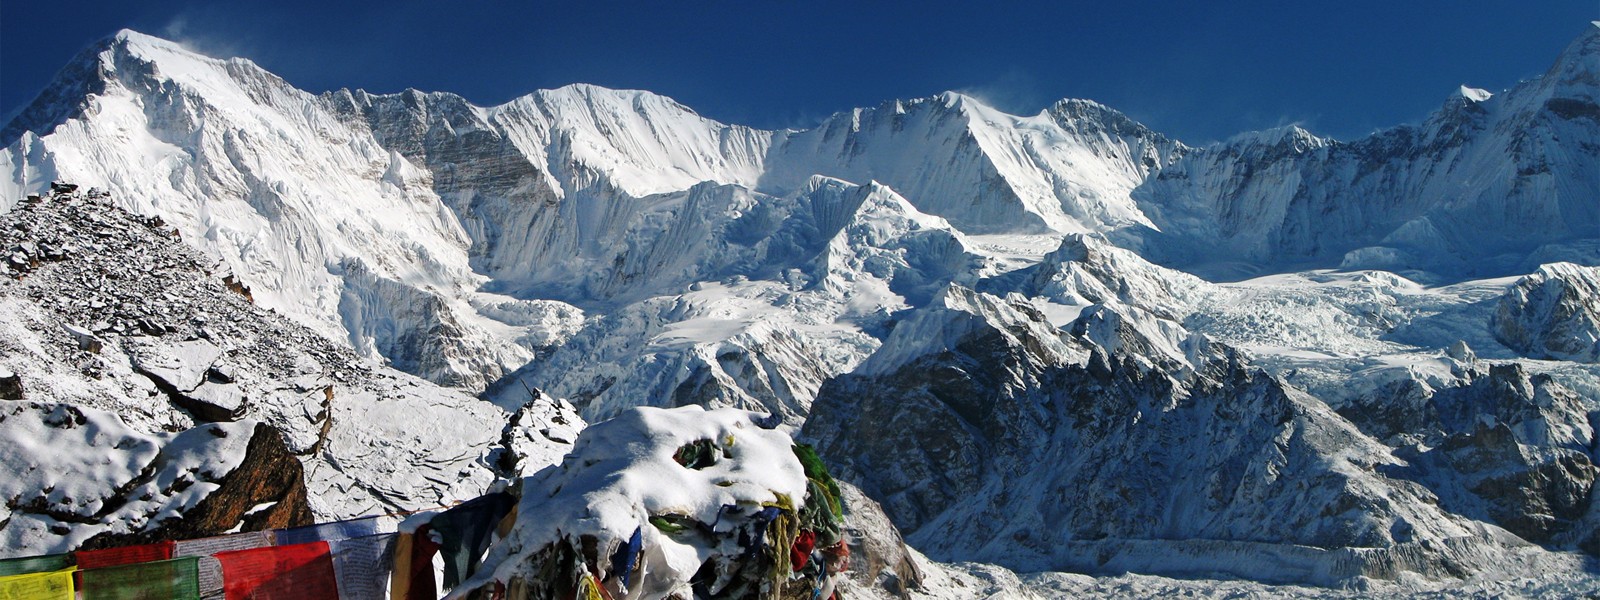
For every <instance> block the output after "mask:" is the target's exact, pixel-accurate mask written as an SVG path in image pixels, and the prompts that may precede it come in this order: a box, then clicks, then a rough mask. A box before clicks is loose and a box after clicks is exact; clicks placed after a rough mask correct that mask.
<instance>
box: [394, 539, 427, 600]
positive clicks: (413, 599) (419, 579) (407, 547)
mask: <svg viewBox="0 0 1600 600" xmlns="http://www.w3.org/2000/svg"><path fill="white" fill-rule="evenodd" d="M432 531H433V530H432V528H431V527H429V526H428V525H426V524H424V525H422V526H421V527H418V528H417V532H416V533H402V534H400V536H399V537H398V538H396V539H395V551H394V572H393V573H392V574H390V578H389V597H390V598H391V599H392V600H435V599H436V598H438V597H439V584H438V583H437V582H436V581H435V580H434V577H433V555H434V554H437V553H438V552H439V544H436V543H434V541H433V536H432V535H431V534H432Z"/></svg>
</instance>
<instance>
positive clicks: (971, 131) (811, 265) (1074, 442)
mask: <svg viewBox="0 0 1600 600" xmlns="http://www.w3.org/2000/svg"><path fill="white" fill-rule="evenodd" d="M1596 64H1600V25H1596V26H1593V27H1589V28H1587V29H1586V30H1585V32H1584V33H1583V34H1582V35H1581V36H1580V37H1579V38H1578V40H1577V41H1575V42H1574V43H1573V44H1572V45H1571V47H1569V48H1568V49H1567V51H1566V52H1565V53H1564V54H1563V55H1562V56H1561V57H1560V58H1559V59H1558V60H1557V62H1556V63H1555V65H1554V66H1553V67H1552V68H1551V69H1550V70H1549V71H1548V72H1547V73H1546V74H1545V75H1544V76H1542V77H1540V78H1537V79H1534V80H1531V81H1527V82H1523V83H1521V84H1519V85H1517V86H1516V87H1514V88H1512V89H1510V90H1506V91H1504V92H1500V93H1489V92H1486V91H1482V90H1476V89H1472V88H1466V87H1463V88H1462V89H1461V90H1460V91H1459V93H1457V94H1455V95H1452V96H1451V97H1450V98H1449V99H1448V100H1446V102H1445V105H1444V106H1443V107H1441V108H1440V109H1439V110H1438V111H1436V112H1435V113H1434V114H1433V115H1431V116H1429V117H1428V118H1427V119H1426V120H1425V121H1423V122H1422V123H1420V124H1416V125H1405V126H1400V127H1397V128H1394V129H1390V130H1386V131H1381V132H1378V133H1375V134H1374V135H1372V136H1369V137H1367V138H1363V139H1359V140H1352V141H1335V140H1329V139H1323V138H1319V137H1317V136H1315V135H1314V134H1312V133H1310V132H1307V131H1305V130H1303V129H1299V128H1294V127H1291V128H1284V129H1279V130H1273V131H1266V132H1255V133H1248V134H1243V135H1240V136H1238V137H1236V138H1234V139H1231V140H1227V141H1224V142H1221V143H1217V144H1212V145H1207V146H1204V147H1191V146H1187V145H1184V144H1182V143H1181V142H1179V141H1176V140H1172V139H1169V138H1167V137H1165V136H1163V135H1161V134H1160V133H1158V132H1154V131H1152V130H1150V129H1149V128H1147V127H1145V126H1143V125H1140V124H1139V123H1137V122H1135V121H1133V120H1131V119H1129V118H1128V117H1126V116H1125V115H1122V114H1120V113H1118V112H1116V111H1115V110H1113V109H1111V108H1108V107H1105V106H1102V105H1100V104H1096V103H1094V102H1089V101H1084V100H1063V101H1060V102H1057V103H1055V104H1053V105H1052V106H1050V107H1048V108H1046V109H1045V110H1043V111H1041V112H1040V113H1039V114H1037V115H1032V116H1016V115H1009V114H1005V113H1003V112H1001V111H998V110H995V109H993V108H991V107H988V106H985V105H983V104H982V103H981V102H979V101H977V100H975V99H973V98H970V97H967V96H963V95H961V94H956V93H945V94H940V95H938V96H935V97H932V98H923V99H913V100H896V101H890V102H886V103H884V104H882V105H880V106H878V107H875V108H863V109H856V110H851V111H846V112H842V113H839V114H836V115H834V116H832V117H830V118H828V119H827V120H825V121H824V122H823V123H821V124H820V125H818V126H817V127H815V128H812V129H808V130H803V131H802V130H786V131H763V130H757V129H752V128H748V127H743V126H739V125H730V124H723V123H718V122H716V121H712V120H710V119H706V118H703V117H701V116H699V115H697V114H695V113H694V112H693V111H692V110H691V109H689V108H687V107H685V106H682V105H680V104H678V103H676V102H674V101H672V100H670V99H668V98H664V97H661V96H657V95H654V94H651V93H649V92H642V91H625V90H609V89H604V88H599V87H594V86H587V85H574V86H568V87H565V88H561V89H557V90H547V91H539V92H534V93H532V94H530V95H528V96H525V97H522V98H518V99H516V100H513V101H511V102H508V103H506V104H503V105H499V106H492V107H480V106H475V105H472V104H471V103H469V102H467V101H465V100H464V99H462V98H461V97H459V96H455V95H452V94H448V93H423V92H418V91H415V90H408V91H405V92H401V93H397V94H372V93H368V92H365V91H361V90H355V91H350V90H338V91H334V92H328V93H323V94H312V93H308V92H304V91H301V90H298V89H295V88H294V87H293V86H291V85H289V84H288V83H287V82H285V81H283V80H282V79H280V78H278V77H276V76H274V75H272V74H270V73H267V72H266V71H264V70H262V69H260V68H259V67H257V66H255V65H254V64H253V63H250V62H249V61H248V60H243V59H229V60H218V59H213V58H209V57H204V56H200V55H197V54H194V53H192V52H190V51H187V50H185V49H184V48H182V47H181V46H179V45H177V44H174V43H171V42H167V41H164V40H160V39H156V38H153V37H150V36H145V35H142V34H138V33H134V32H127V31H125V32H122V33H119V34H117V35H116V36H114V37H112V38H110V39H107V40H105V41H104V42H102V43H100V44H98V45H96V46H95V47H92V48H90V49H88V50H86V51H85V52H84V53H83V54H82V55H80V56H79V57H78V58H77V59H76V60H74V61H73V62H72V63H71V64H70V65H68V66H67V68H65V69H64V70H63V71H62V72H61V74H60V75H59V76H58V80H57V82H56V83H55V84H54V85H53V86H52V87H51V88H50V89H48V90H47V91H46V92H44V93H43V94H42V95H41V96H40V97H39V98H38V99H37V100H36V101H35V102H34V104H33V105H31V106H30V107H28V108H27V109H26V110H24V111H23V112H22V113H21V115H20V116H19V117H18V118H17V119H16V120H14V121H13V122H12V123H10V124H8V125H7V126H6V127H5V128H4V129H3V130H0V144H4V146H5V150H4V152H0V167H3V168H4V170H5V172H6V173H7V175H8V177H6V178H0V209H12V210H23V209H17V208H14V204H15V203H16V202H18V201H19V200H20V199H21V198H23V197H24V196H26V195H27V194H30V193H39V192H41V191H42V190H44V189H46V188H48V187H49V185H50V182H51V181H53V180H58V179H59V180H70V181H73V182H77V183H79V184H81V185H83V186H84V187H90V186H95V187H99V188H101V189H105V190H109V191H110V192H111V196H110V197H111V199H112V201H114V202H117V203H118V204H119V205H120V206H121V207H123V208H126V209H129V210H131V211H132V212H134V213H137V214H140V215H145V216H149V217H160V218H161V219H163V221H164V223H165V224H166V226H170V227H174V228H176V230H177V231H178V233H179V235H180V237H181V239H182V240H183V241H184V242H186V243H188V244H190V245H191V246H193V247H194V248H196V249H197V250H199V251H200V252H202V253H204V254H205V255H206V256H208V257H210V258H211V259H212V260H215V261H217V262H218V263H220V265H221V266H222V267H223V268H225V269H226V270H227V271H228V272H230V273H232V274H234V276H235V277H237V281H238V282H240V283H241V284H242V286H247V287H248V288H249V290H250V291H251V293H252V295H253V298H254V300H255V302H256V303H257V304H258V305H259V306H261V307H265V308H269V309H272V310H275V311H278V312H280V313H282V314H283V315H285V316H287V317H289V318H290V319H293V320H294V321H297V322H299V323H302V324H304V325H305V326H307V327H310V328H311V329H312V330H314V331H316V332H319V333H321V334H323V335H325V336H328V337H330V338H333V339H334V340H337V341H338V342H339V343H340V344H343V345H346V346H348V347H349V348H351V349H353V351H354V353H355V355H359V356H363V357H366V358H376V359H382V360H385V361H387V362H388V364H389V365H390V366H392V367H394V368H396V369H399V370H402V371H405V372H408V373H411V374H414V375H417V376H419V377H422V378H423V379H426V380H430V381H432V382H435V383H439V384H443V385H446V386H451V387H455V388H458V389H460V390H464V391H466V392H469V393H480V394H479V395H480V397H481V398H483V399H485V400H488V401H490V402H491V403H493V404H497V405H499V407H501V408H493V407H491V406H489V404H487V403H470V402H469V403H467V404H461V405H460V406H459V407H458V409H459V410H462V411H466V413H467V414H474V415H476V414H477V413H475V412H473V411H480V410H490V411H491V412H490V413H485V414H483V415H478V417H482V419H479V420H483V419H487V421H484V422H485V423H487V422H489V421H493V422H494V424H493V426H486V428H485V429H484V431H486V432H489V433H490V434H493V433H495V432H502V431H504V434H503V435H502V436H501V439H500V440H498V442H496V441H495V440H490V439H488V438H484V439H481V440H479V439H478V438H476V437H475V438H472V439H473V440H476V441H474V442H473V444H475V445H474V446H473V447H474V448H480V449H481V448H490V447H494V446H496V444H498V447H499V448H501V449H502V450H500V451H498V454H497V456H500V457H502V458H504V460H502V459H498V458H497V459H495V460H493V461H491V463H492V464H494V465H498V466H497V467H496V468H498V469H500V470H501V471H503V472H507V473H512V472H520V473H523V474H526V471H524V470H522V469H523V468H524V467H527V466H528V465H519V464H518V461H517V460H512V458H515V456H521V455H522V454H528V455H530V456H531V455H539V456H541V457H542V458H538V459H530V460H529V461H528V464H530V465H531V464H537V463H548V462H550V461H552V460H553V457H551V456H548V454H549V451H548V450H549V449H548V448H545V449H544V450H538V451H535V450H529V449H528V448H530V447H536V448H544V446H540V444H542V443H543V442H538V440H537V439H536V438H535V437H528V436H527V431H526V428H524V430H522V431H521V432H520V433H519V432H517V431H513V430H512V429H514V428H506V427H503V424H504V422H511V423H524V422H526V421H529V420H533V421H538V422H539V423H541V424H542V425H540V426H538V427H536V428H535V429H536V430H549V431H557V430H559V431H557V433H552V434H551V435H552V436H553V437H552V438H550V439H552V440H554V439H556V438H559V439H564V440H570V439H571V435H570V434H571V432H570V431H568V429H570V427H566V426H557V425H560V423H557V421H572V422H577V421H576V417H573V418H572V419H568V418H567V417H566V416H563V415H564V413H562V412H561V411H559V410H556V409H554V408H549V407H545V408H537V407H527V408H525V407H524V404H525V403H527V402H528V401H529V400H530V396H532V398H531V399H545V400H549V397H550V396H553V397H555V398H559V399H565V400H570V401H571V402H572V403H573V405H575V406H576V407H577V409H578V411H579V412H581V413H582V415H583V416H584V417H585V418H588V419H590V420H596V419H603V418H606V417H609V416H611V415H615V414H617V413H618V412H620V411H622V410H624V409H626V408H628V407H632V406H638V405H655V406H676V405H684V404H700V405H706V406H734V407H741V408H746V409H751V410H758V411H762V412H768V413H772V414H775V415H777V416H779V417H780V418H781V419H782V420H783V422H784V423H785V426H786V427H788V428H799V427H803V428H804V429H803V432H804V434H803V435H804V436H807V437H809V438H811V439H814V440H815V441H817V442H818V444H819V445H820V447H821V448H822V449H823V450H824V457H825V458H826V459H827V460H829V461H830V462H831V463H833V464H835V465H837V466H838V467H839V468H840V470H841V472H843V473H847V474H849V477H848V478H849V479H851V480H852V482H853V483H856V484H858V485H859V486H860V487H861V489H862V490H863V491H864V492H865V493H866V494H867V495H868V496H871V497H872V498H873V499H875V500H877V501H879V502H881V503H882V504H883V506H884V512H885V514H886V515H887V518H888V519H890V520H892V521H893V522H894V524H896V525H898V526H900V527H902V528H904V529H905V530H906V531H907V533H908V540H910V542H911V543H912V545H914V546H917V547H919V548H921V549H923V550H925V551H927V552H929V553H930V555H932V556H934V557H935V558H938V559H948V560H984V561H992V562H995V563H997V564H1000V565H1003V566H1005V567H1009V568H1013V569H1022V570H1037V569H1061V568H1072V569H1078V570H1091V571H1094V570H1117V569H1130V570H1135V571H1140V572H1151V573H1166V574H1180V575H1195V574H1211V573H1219V572H1221V573H1233V574H1235V575H1239V576H1244V577H1249V578H1256V579H1262V580H1272V581H1289V582H1301V583H1315V584H1336V585H1347V584H1350V583H1351V582H1353V581H1399V580H1407V581H1409V580H1410V579H1415V578H1417V577H1421V578H1425V579H1426V578H1434V579H1440V578H1443V579H1449V578H1468V579H1471V578H1485V577H1493V576H1496V575H1507V576H1510V575H1521V574H1528V573H1534V572H1538V571H1540V570H1541V569H1542V570H1546V571H1549V572H1556V573H1570V572H1575V570H1576V569H1577V568H1579V567H1577V566H1575V565H1579V564H1580V563H1582V561H1583V560H1585V559H1583V558H1581V557H1578V556H1577V555H1575V554H1572V553H1573V552H1576V551H1587V552H1596V551H1600V550H1597V549H1600V544H1597V543H1596V541H1595V540H1596V539H1600V537H1597V536H1596V535H1595V532H1596V531H1597V529H1596V527H1597V525H1600V512H1596V509H1595V508H1594V507H1593V506H1592V503H1591V502H1590V500H1588V499H1589V498H1591V497H1592V495H1591V493H1590V492H1591V491H1592V490H1593V480H1594V478H1595V474H1596V472H1597V469H1596V468H1595V467H1594V463H1595V462H1596V461H1595V456H1594V451H1593V446H1594V433H1593V431H1592V426H1591V425H1590V424H1589V423H1590V418H1589V415H1590V414H1591V413H1594V412H1595V411H1600V400H1597V399H1600V370H1597V368H1596V367H1595V366H1594V358H1593V352H1594V348H1595V346H1594V344H1595V338H1594V333H1595V331H1596V329H1595V322H1596V319H1595V315H1597V314H1600V298H1597V294H1600V292H1597V290H1600V288H1597V287H1596V284H1595V281H1596V277H1595V275H1594V273H1593V271H1594V268H1595V267H1594V265H1596V264H1600V103H1597V101H1596V99H1597V98H1600V75H1597V73H1600V70H1597V68H1596ZM1546 263H1550V264H1548V265H1546V266H1543V267H1541V266H1540V265H1544V264H1546ZM1555 263H1572V264H1555ZM1530 273H1531V275H1529V274H1530ZM1522 275H1528V276H1527V277H1526V278H1524V279H1521V280H1519V279H1518V278H1517V276H1522ZM1247 277H1253V278H1248V279H1246V278H1247ZM1484 277H1493V278H1492V279H1484ZM91 329H92V328H91ZM16 335H19V336H20V335H22V334H21V333H17V334H16ZM130 352H131V351H130ZM130 360H132V359H130ZM16 370H18V371H21V370H22V369H16ZM202 371H203V370H202ZM189 379H193V378H192V377H190V378H189ZM205 385H206V384H205V383H204V382H201V383H199V384H198V385H196V387H194V388H191V389H187V390H182V391H184V392H186V393H190V395H191V396H193V395H195V394H194V392H196V390H199V389H202V388H203V387H204V386H205ZM428 389H430V390H432V388H428ZM419 393H420V392H419ZM432 394H445V395H446V396H448V397H449V398H450V400H449V402H443V404H449V405H451V406H456V404H453V403H456V402H457V401H458V400H462V399H464V398H465V396H463V395H460V394H449V393H444V392H437V391H429V392H427V394H425V395H429V397H430V398H431V397H433V396H432ZM547 395H548V396H547ZM214 400H215V402H217V403H221V404H227V403H228V398H220V397H219V398H214ZM549 401H550V402H555V401H554V400H549ZM435 404H440V403H438V402H436V403H435ZM540 406H543V405H540ZM550 406H560V405H559V404H550ZM491 409H492V410H491ZM450 410H457V409H450ZM551 411H554V412H551ZM510 413H514V414H510ZM547 413H548V414H547ZM508 414H510V416H507V415H508ZM497 415H498V416H497ZM478 417H473V418H474V419H477V418H478ZM501 419H509V421H501ZM469 420H471V419H469ZM474 422H476V421H474ZM275 424H276V423H275ZM184 426H185V427H186V426H187V424H184ZM296 431H298V430H297V429H295V428H294V427H289V428H287V429H285V435H286V436H287V437H288V438H290V439H291V444H290V445H291V446H294V444H295V443H297V442H293V439H297V438H294V436H295V435H301V434H298V433H295V432H296ZM480 433H482V432H480ZM519 436H520V437H519ZM469 437H470V436H469ZM479 437H482V436H481V435H480V436H479ZM491 437H492V435H491ZM525 438H526V439H525ZM529 444H532V446H530V445H529ZM557 446H559V444H557ZM518 448H521V449H522V450H518ZM351 451H352V452H354V451H355V450H354V449H352V450H351ZM506 457H509V458H506ZM1130 457H1135V458H1130ZM430 468H431V467H430ZM485 472H487V471H485ZM473 473H477V471H473ZM474 477H476V475H474ZM467 479H470V480H472V481H477V480H476V479H473V478H472V477H467ZM1135 487H1137V488H1138V489H1135ZM430 489H431V488H430ZM400 493H401V495H405V494H407V493H409V492H400ZM418 493H432V492H418ZM1019 514H1040V515H1045V516H1046V517H1048V518H1045V517H1041V519H1042V520H1038V521H1030V520H1027V519H1017V518H1016V515H1019ZM997 522H998V523H1002V524H1003V526H1000V525H996V523H997ZM880 529H881V528H880ZM997 532H998V533H999V534H1000V535H998V536H997V535H994V534H995V533H997ZM885 535H887V534H885ZM1165 553H1176V554H1177V555H1179V556H1181V557H1183V558H1181V559H1172V560H1167V559H1164V558H1162V557H1163V556H1164V555H1165ZM905 564H911V563H910V562H907V563H905ZM1261 564H1270V565H1271V568H1263V569H1261V570H1251V567H1252V565H1261ZM909 568H910V567H905V568H902V571H905V569H909ZM929 568H930V569H933V570H932V571H930V572H929V573H927V575H928V577H926V578H925V579H926V580H927V581H930V582H934V583H930V584H929V585H933V586H937V585H943V584H942V583H938V582H945V583H949V582H951V581H968V580H969V577H968V576H967V575H962V574H960V573H957V572H954V571H950V572H946V571H941V570H939V569H942V567H929ZM996 568H999V567H996ZM975 576H976V577H980V578H981V577H983V576H982V575H975ZM961 585H965V584H961Z"/></svg>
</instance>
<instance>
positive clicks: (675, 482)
mask: <svg viewBox="0 0 1600 600" xmlns="http://www.w3.org/2000/svg"><path fill="white" fill-rule="evenodd" d="M776 425H777V421H776V420H768V419H766V418H765V417H763V416H762V415H759V414H757V413H751V412H747V411H742V410H737V409H718V410H711V411H707V410H705V409H702V408H700V407H698V406H687V407H680V408H675V409H658V408H649V407H644V408H635V409H632V410H629V411H626V412H623V413H621V414H619V415H618V416H617V417H616V418H614V419H612V420H609V421H605V422H602V423H597V424H595V425H594V426H592V427H589V428H588V429H586V430H584V432H583V433H582V435H580V436H579V438H578V440H577V443H576V444H575V445H574V446H573V447H572V452H571V453H570V454H569V455H567V457H566V458H565V459H564V460H563V461H562V462H561V464H559V465H555V466H551V467H548V468H546V469H544V470H542V471H540V472H538V473H536V474H534V475H533V476H532V477H529V478H527V479H525V480H523V481H522V485H521V494H522V499H521V501H520V503H519V505H518V507H517V521H516V523H515V525H513V527H512V529H511V531H510V532H509V533H508V534H507V535H506V536H505V537H504V538H503V539H501V540H500V541H499V542H497V543H496V544H495V545H494V546H493V547H491V548H490V550H489V556H488V558H487V559H486V560H485V562H484V566H483V567H482V569H481V570H480V573H479V575H477V576H476V577H475V578H474V579H471V580H468V581H466V582H465V583H463V584H462V585H461V586H460V587H458V588H456V589H455V590H454V591H453V592H452V594H451V597H453V598H460V597H466V596H467V595H468V593H469V592H471V591H473V590H477V589H482V588H485V587H487V586H489V585H490V584H491V582H498V583H499V584H501V585H504V586H506V587H507V588H508V589H516V590H527V591H528V593H531V594H533V595H534V596H540V597H544V596H555V597H560V596H564V595H570V594H571V593H572V591H573V590H576V591H577V596H578V597H592V595H594V594H598V595H602V596H611V597H627V598H639V599H641V600H656V599H662V598H689V597H697V598H713V597H715V598H723V597H726V598H779V597H823V598H827V597H831V596H832V594H831V592H830V590H831V589H832V588H833V587H834V586H835V584H836V582H835V581H834V580H835V578H836V577H838V573H839V572H840V571H841V570H843V567H844V564H845V557H846V556H848V554H847V553H845V552H843V551H842V550H841V549H842V547H843V544H844V541H843V538H842V534H841V531H840V528H839V512H840V511H841V509H842V508H843V507H842V506H841V505H840V502H839V497H838V494H839V491H838V489H837V486H836V485H834V484H833V483H832V479H831V478H830V477H829V476H828V474H827V472H826V470H822V469H821V464H820V462H817V459H816V457H815V455H814V454H812V453H811V451H810V450H809V449H808V448H804V447H797V446H794V443H793V441H792V440H791V439H790V438H789V435H788V434H786V433H783V432H782V431H778V430H776V429H775V428H774V427H775V426H776ZM808 460H809V461H810V462H809V463H808ZM599 588H604V590H605V591H604V592H602V591H600V590H599ZM584 590H588V594H589V595H586V593H585V591H584Z"/></svg>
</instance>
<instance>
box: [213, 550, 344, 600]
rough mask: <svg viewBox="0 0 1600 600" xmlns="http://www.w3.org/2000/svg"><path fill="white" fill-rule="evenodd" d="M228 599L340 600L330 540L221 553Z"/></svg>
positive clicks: (219, 554)
mask: <svg viewBox="0 0 1600 600" xmlns="http://www.w3.org/2000/svg"><path fill="white" fill-rule="evenodd" d="M216 559H217V560H218V561H219V562H221V563H222V579H223V591H224V593H225V595H226V597H227V599H228V600H338V598H339V587H338V584H337V583H335V579H334V573H333V559H332V557H331V556H330V555H329V554H328V543H327V542H312V543H310V544H295V545H292V546H272V547H268V548H252V549H249V550H234V551H231V552H221V553H218V554H217V555H216Z"/></svg>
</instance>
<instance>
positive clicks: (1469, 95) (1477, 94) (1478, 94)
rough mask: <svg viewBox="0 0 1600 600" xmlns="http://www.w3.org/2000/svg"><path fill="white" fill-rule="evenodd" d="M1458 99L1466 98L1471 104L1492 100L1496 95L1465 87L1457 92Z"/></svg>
mask: <svg viewBox="0 0 1600 600" xmlns="http://www.w3.org/2000/svg"><path fill="white" fill-rule="evenodd" d="M1456 97H1458V98H1465V99H1467V100H1468V101H1471V102H1484V101H1487V100H1488V99H1490V98H1493V97H1494V94H1492V93H1489V91H1488V90H1482V89H1478V88H1475V87H1467V86H1465V85H1463V86H1461V88H1460V89H1458V90H1456Z"/></svg>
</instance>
